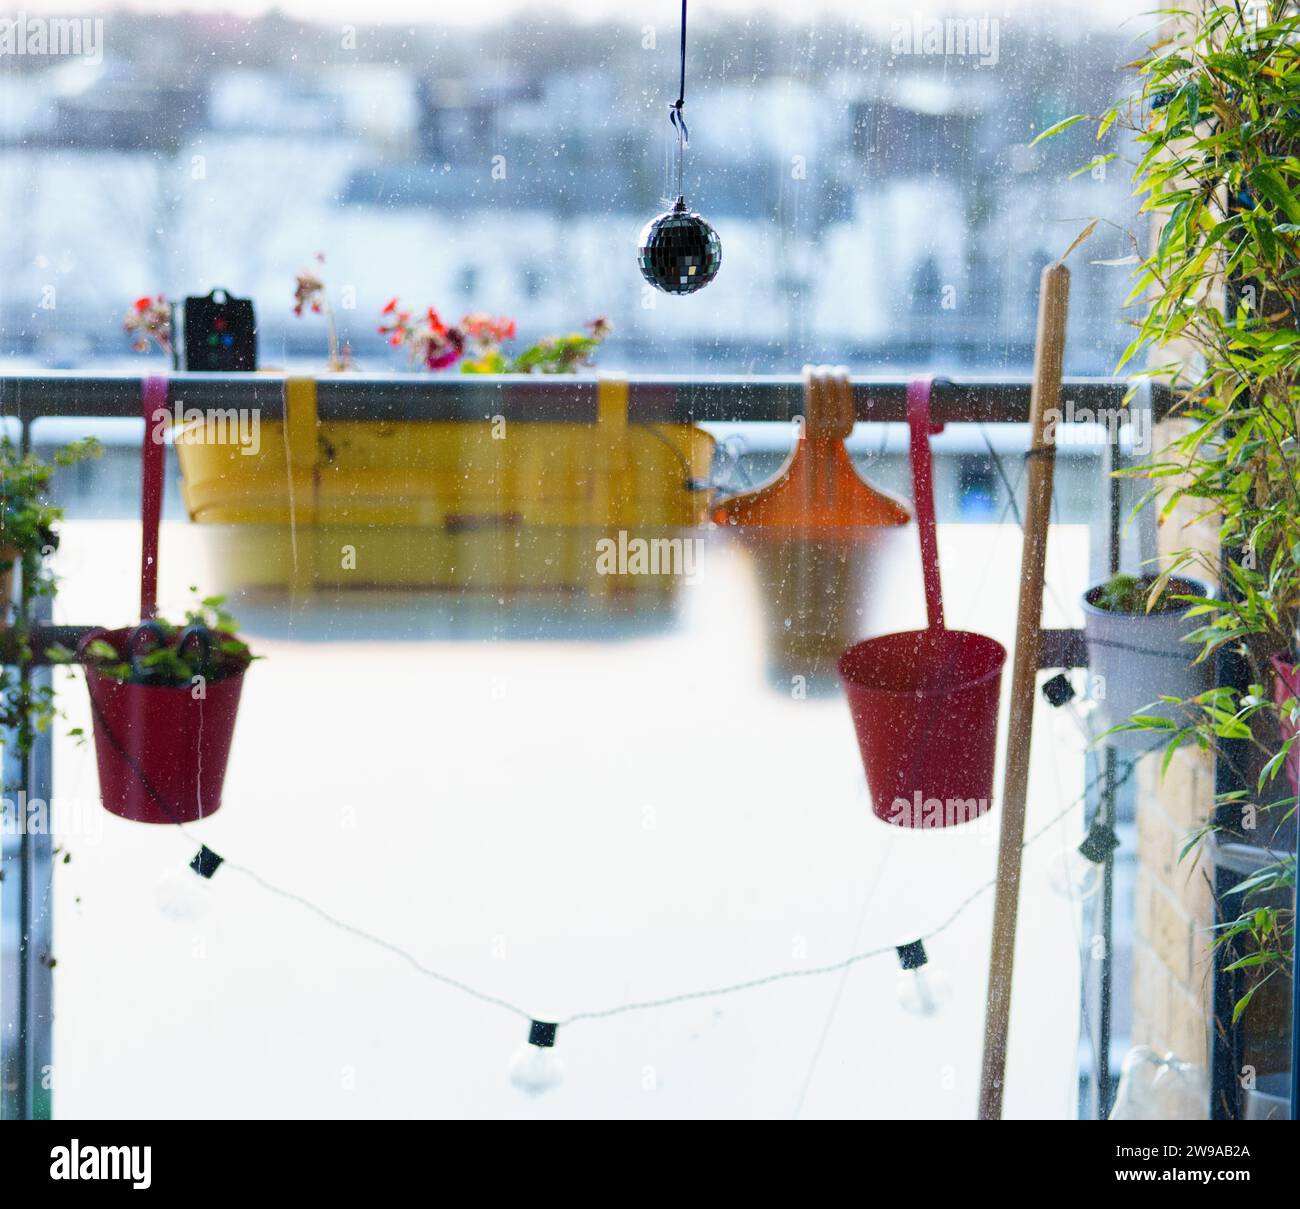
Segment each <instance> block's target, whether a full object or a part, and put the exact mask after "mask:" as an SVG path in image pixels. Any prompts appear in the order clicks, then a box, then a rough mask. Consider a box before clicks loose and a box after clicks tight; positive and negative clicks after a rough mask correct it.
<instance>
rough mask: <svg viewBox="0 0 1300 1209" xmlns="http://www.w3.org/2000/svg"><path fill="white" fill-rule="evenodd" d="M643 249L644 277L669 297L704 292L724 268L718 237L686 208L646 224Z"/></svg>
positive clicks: (640, 255) (640, 253)
mask: <svg viewBox="0 0 1300 1209" xmlns="http://www.w3.org/2000/svg"><path fill="white" fill-rule="evenodd" d="M639 245H640V246H639V251H638V252H637V264H638V265H639V266H640V268H641V276H642V277H644V278H645V279H646V280H647V281H648V282H649V283H650V284H651V285H652V286H654V287H655V288H656V289H660V290H663V291H664V292H665V293H668V294H693V293H695V291H696V290H699V289H703V288H704V287H705V286H706V285H708V284H709V282H710V281H712V280H713V279H714V278H715V277H716V276H717V275H718V269H719V268H720V267H721V265H722V241H721V240H720V239H719V238H718V233H717V232H716V231H715V230H714V229H713V228H712V227H711V226H709V224H708V223H707V222H705V221H704V219H702V218H701V217H700V216H699V215H698V214H696V213H694V212H693V211H690V210H687V209H686V208H685V207H684V206H680V207H676V208H674V209H672V210H669V211H668V213H667V214H661V215H659V217H658V218H654V219H651V220H650V222H648V223H646V225H645V228H644V229H643V230H642V232H641V239H640V241H639Z"/></svg>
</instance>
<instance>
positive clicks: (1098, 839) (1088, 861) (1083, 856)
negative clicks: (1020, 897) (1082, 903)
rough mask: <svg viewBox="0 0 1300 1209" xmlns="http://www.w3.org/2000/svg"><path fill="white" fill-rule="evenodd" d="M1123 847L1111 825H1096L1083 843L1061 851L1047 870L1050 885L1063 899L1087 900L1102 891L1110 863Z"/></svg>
mask: <svg viewBox="0 0 1300 1209" xmlns="http://www.w3.org/2000/svg"><path fill="white" fill-rule="evenodd" d="M1118 847H1119V836H1117V835H1116V834H1115V831H1114V828H1112V827H1111V826H1110V824H1108V823H1103V822H1100V821H1098V822H1095V823H1093V825H1092V826H1091V827H1090V828H1089V829H1088V834H1087V835H1086V836H1085V837H1084V840H1083V843H1081V844H1079V845H1077V846H1071V847H1069V848H1066V849H1064V850H1063V851H1061V852H1058V853H1057V854H1056V856H1054V857H1053V858H1052V861H1051V864H1050V865H1049V866H1048V870H1047V883H1048V885H1049V886H1051V888H1052V889H1053V890H1054V891H1055V892H1056V893H1057V894H1059V895H1061V897H1062V898H1069V899H1078V900H1084V899H1089V898H1091V897H1092V896H1093V895H1094V894H1096V893H1097V891H1098V890H1100V889H1101V884H1102V873H1103V871H1104V868H1105V865H1106V860H1107V858H1108V857H1109V856H1110V854H1111V853H1112V852H1114V851H1115V849H1116V848H1118Z"/></svg>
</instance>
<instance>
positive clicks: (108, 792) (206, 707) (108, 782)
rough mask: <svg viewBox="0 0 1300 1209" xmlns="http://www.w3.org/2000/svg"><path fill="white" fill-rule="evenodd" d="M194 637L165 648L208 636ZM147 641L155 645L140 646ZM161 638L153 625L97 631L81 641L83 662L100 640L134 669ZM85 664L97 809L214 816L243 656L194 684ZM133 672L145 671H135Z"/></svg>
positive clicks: (138, 816) (150, 815) (167, 818)
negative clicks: (143, 678)
mask: <svg viewBox="0 0 1300 1209" xmlns="http://www.w3.org/2000/svg"><path fill="white" fill-rule="evenodd" d="M203 633H204V634H206V631H203ZM199 634H200V631H199V630H198V629H197V628H196V627H190V628H189V629H187V630H185V631H183V632H182V634H181V635H180V636H179V638H177V639H176V640H175V642H174V643H173V644H172V645H173V646H174V648H175V649H177V650H180V649H181V648H182V647H183V646H184V645H186V644H188V643H190V642H200V641H210V640H211V638H210V637H208V638H200V637H199ZM211 637H216V638H218V639H223V640H224V639H228V638H229V637H230V636H229V635H224V634H221V635H213V636H211ZM148 638H152V639H153V640H154V643H155V646H154V647H152V648H149V647H146V645H145V643H146V639H148ZM160 640H161V641H163V642H166V641H167V639H166V637H165V634H164V632H163V631H162V628H161V627H160V626H159V625H158V624H157V623H156V622H146V623H142V624H141V625H139V626H136V627H135V628H134V629H120V630H110V631H100V632H98V633H95V634H92V635H91V636H90V637H89V638H88V639H87V640H86V641H85V642H83V644H82V654H83V660H84V657H85V650H86V647H87V646H88V645H89V643H90V642H93V641H99V642H105V643H107V644H108V645H109V646H111V647H112V648H113V650H114V651H115V652H117V653H118V654H119V655H120V656H121V657H122V662H124V663H127V664H130V665H133V666H134V667H137V668H139V667H140V662H139V660H140V656H141V655H142V654H146V653H147V651H148V650H150V649H157V646H156V644H157V643H158V642H159V641H160ZM240 665H242V666H240ZM85 666H86V687H87V688H88V689H89V690H90V705H91V712H92V714H93V715H94V724H95V758H96V762H97V763H98V765H99V788H100V794H101V796H102V798H103V802H104V809H105V810H107V811H109V813H111V814H115V815H118V816H119V817H121V818H124V819H131V820H132V821H133V822H136V823H193V822H196V821H197V820H199V819H202V818H206V817H207V816H208V815H210V814H213V813H215V812H216V810H217V809H218V807H220V805H221V789H222V786H223V784H224V783H225V779H226V764H227V762H228V760H229V758H230V743H231V740H232V739H233V738H234V733H235V715H236V712H237V711H238V708H239V695H240V692H241V691H242V689H243V687H244V671H245V669H246V668H247V666H248V659H247V657H244V658H242V659H240V660H238V661H237V664H236V666H235V668H234V669H233V670H230V671H229V672H227V673H226V674H221V675H212V676H208V677H205V678H204V679H203V681H202V683H201V685H200V686H192V685H183V686H180V687H175V686H172V685H166V684H148V683H138V682H132V681H130V680H122V679H120V678H118V677H115V676H110V675H106V674H105V673H104V672H102V671H101V670H100V669H99V668H97V667H96V666H95V664H94V663H93V662H89V661H87V662H86V663H85ZM140 674H141V675H147V674H148V673H147V671H144V670H143V669H142V670H141V672H140ZM196 694H199V695H196Z"/></svg>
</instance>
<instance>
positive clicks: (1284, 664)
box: [1271, 655, 1300, 793]
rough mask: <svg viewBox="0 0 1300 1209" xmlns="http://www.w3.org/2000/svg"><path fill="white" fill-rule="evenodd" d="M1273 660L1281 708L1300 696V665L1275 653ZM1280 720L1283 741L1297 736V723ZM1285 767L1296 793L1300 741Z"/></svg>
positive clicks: (1276, 702)
mask: <svg viewBox="0 0 1300 1209" xmlns="http://www.w3.org/2000/svg"><path fill="white" fill-rule="evenodd" d="M1271 662H1272V665H1273V675H1274V679H1273V704H1274V705H1276V706H1277V707H1278V709H1279V710H1280V709H1281V708H1282V706H1283V705H1285V704H1286V703H1287V701H1289V700H1290V699H1291V698H1292V697H1295V698H1300V667H1297V666H1296V665H1295V664H1293V663H1291V662H1290V661H1288V660H1286V659H1284V658H1283V657H1282V656H1281V655H1274V656H1273V658H1272V660H1271ZM1278 722H1279V725H1280V727H1281V731H1282V741H1283V742H1284V743H1285V742H1286V741H1287V740H1288V739H1290V738H1293V737H1294V736H1295V733H1296V724H1295V723H1294V722H1292V721H1291V719H1290V718H1287V717H1279V719H1278ZM1285 767H1286V779H1287V784H1288V785H1290V786H1291V792H1292V793H1295V792H1297V789H1300V742H1298V743H1296V744H1294V745H1293V746H1292V748H1291V750H1290V751H1289V752H1287V755H1286V765H1285Z"/></svg>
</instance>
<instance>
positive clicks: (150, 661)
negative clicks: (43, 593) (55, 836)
mask: <svg viewBox="0 0 1300 1209" xmlns="http://www.w3.org/2000/svg"><path fill="white" fill-rule="evenodd" d="M142 403H143V411H144V421H145V425H144V445H143V451H142V475H141V492H140V514H141V522H142V524H141V529H142V552H141V559H140V615H141V617H143V618H144V620H143V621H142V622H140V624H139V625H137V626H133V627H126V628H123V629H119V630H97V631H94V632H93V633H91V634H89V635H87V636H86V637H85V638H84V639H83V640H82V642H81V644H80V648H79V650H78V658H79V662H81V663H82V664H83V665H84V667H85V669H86V687H87V689H88V690H89V692H90V707H91V713H92V715H93V717H94V731H95V759H96V762H97V764H98V766H99V787H100V795H101V797H102V800H103V803H104V809H105V810H107V811H109V813H111V814H115V815H118V816H119V817H121V818H124V819H131V820H132V821H133V822H137V823H173V824H174V823H193V822H196V821H197V820H199V819H202V818H206V817H207V816H208V815H210V814H214V813H215V812H216V811H217V809H218V808H219V807H220V805H221V790H222V787H223V785H224V784H225V779H226V765H227V763H228V761H229V759H230V744H231V740H232V739H233V738H234V733H235V715H236V714H237V712H238V710H239V695H240V693H241V691H242V690H243V687H244V672H245V671H247V669H248V665H249V663H250V662H251V660H252V656H251V655H250V654H249V652H248V648H247V647H245V646H244V645H243V643H241V642H239V641H238V640H237V639H236V638H235V637H234V635H232V634H228V633H225V632H224V631H223V630H221V629H218V628H216V626H213V628H209V626H208V625H204V624H200V623H198V617H197V616H196V615H192V618H191V620H192V621H193V622H194V623H195V624H191V625H189V626H188V627H187V628H185V629H183V630H173V629H171V628H170V627H168V626H166V625H165V624H164V623H162V622H160V621H158V620H156V619H155V614H156V612H157V596H158V533H159V527H160V524H161V521H162V497H163V485H164V483H163V480H164V475H165V472H166V465H165V461H164V454H165V452H166V451H165V447H164V445H163V444H162V442H161V441H158V440H155V439H154V437H155V435H156V434H157V433H158V432H159V427H158V425H159V423H160V422H163V421H165V420H166V419H167V418H168V411H167V379H166V378H164V377H150V378H146V379H145V382H144V389H143V398H142ZM215 603H218V602H205V605H207V604H215ZM201 612H206V609H204V610H201ZM182 656H184V658H182Z"/></svg>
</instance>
